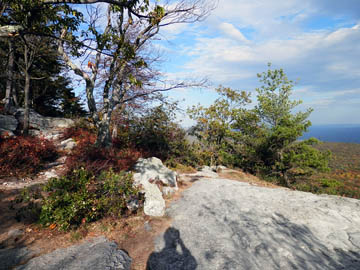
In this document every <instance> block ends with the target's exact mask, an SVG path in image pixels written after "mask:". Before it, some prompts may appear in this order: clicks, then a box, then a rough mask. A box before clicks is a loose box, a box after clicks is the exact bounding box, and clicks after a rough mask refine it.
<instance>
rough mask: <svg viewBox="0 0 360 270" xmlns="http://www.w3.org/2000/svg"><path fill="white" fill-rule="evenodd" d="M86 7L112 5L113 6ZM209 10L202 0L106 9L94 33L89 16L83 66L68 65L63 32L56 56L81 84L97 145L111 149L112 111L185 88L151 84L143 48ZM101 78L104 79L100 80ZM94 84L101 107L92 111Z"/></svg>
mask: <svg viewBox="0 0 360 270" xmlns="http://www.w3.org/2000/svg"><path fill="white" fill-rule="evenodd" d="M83 2H85V1H83ZM86 2H88V3H89V2H107V3H111V4H113V2H119V1H86ZM129 2H134V1H129ZM124 3H126V2H124ZM135 8H136V9H135ZM212 8H213V6H208V5H207V4H206V2H205V1H204V0H182V1H178V2H176V4H173V5H170V4H167V5H163V6H160V5H158V4H148V5H147V4H139V5H137V6H130V7H128V6H126V5H120V6H115V5H108V9H107V13H106V25H105V27H103V28H99V27H97V25H96V22H97V20H98V19H99V16H97V15H96V14H98V12H95V15H92V16H90V17H91V18H92V20H91V21H90V22H89V30H88V31H87V33H88V36H86V37H85V38H86V42H83V44H86V43H87V46H86V48H88V49H89V48H92V49H93V51H92V53H91V56H90V58H89V61H88V63H87V65H80V64H76V62H75V61H74V60H73V58H72V57H71V55H70V53H69V51H70V49H71V45H72V44H71V42H67V40H72V36H71V35H72V33H71V32H68V31H67V30H66V29H63V31H62V33H61V36H60V39H59V52H60V54H61V55H62V56H63V59H64V61H65V63H66V64H67V65H68V66H69V67H70V68H71V69H72V70H73V71H74V72H75V74H76V75H78V76H81V77H82V78H83V80H84V81H85V85H86V87H85V88H86V97H87V104H88V108H89V111H90V114H91V117H92V119H93V120H94V123H95V124H96V126H97V128H98V136H97V142H96V145H97V146H101V147H109V146H111V136H110V120H111V115H112V112H113V110H114V109H115V108H116V107H121V106H122V104H124V103H126V102H129V101H132V100H134V99H137V98H139V97H144V96H149V95H152V94H155V93H159V92H164V91H169V90H171V89H175V88H180V87H186V86H189V84H186V83H184V82H180V83H175V84H174V83H170V84H169V82H166V81H162V83H160V82H161V81H160V80H158V79H155V78H156V77H157V76H154V73H152V72H153V70H151V68H150V66H149V63H150V62H151V59H149V58H146V57H145V56H144V54H143V51H144V50H143V48H144V47H145V46H146V45H147V44H149V43H151V41H152V40H154V38H155V37H156V36H157V35H158V33H159V30H160V28H161V27H163V26H167V25H170V24H175V23H191V22H196V21H199V20H202V19H203V18H205V16H206V15H208V14H209V12H210V11H211V9H212ZM90 34H91V36H90ZM103 74H106V76H101V75H103ZM99 81H101V83H100V85H101V91H100V92H101V95H102V106H101V107H100V106H97V102H96V99H95V95H94V93H95V91H96V89H97V86H98V85H99ZM193 85H194V84H193ZM196 85H199V84H196Z"/></svg>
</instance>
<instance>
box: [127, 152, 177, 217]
mask: <svg viewBox="0 0 360 270" xmlns="http://www.w3.org/2000/svg"><path fill="white" fill-rule="evenodd" d="M134 170H135V171H136V173H135V174H134V184H135V185H136V186H141V187H142V190H143V191H144V193H145V203H144V213H145V214H146V215H148V216H156V217H159V216H163V215H164V213H165V200H164V198H163V196H162V192H161V191H160V189H159V187H158V186H157V183H161V185H163V187H162V190H163V192H164V193H165V194H166V195H169V194H172V193H173V192H174V190H177V189H178V187H177V173H176V172H173V171H172V170H170V169H168V168H166V167H165V166H164V165H163V164H162V162H161V160H160V159H158V158H155V157H152V158H148V159H143V158H140V159H139V160H138V161H137V163H136V164H135V166H134Z"/></svg>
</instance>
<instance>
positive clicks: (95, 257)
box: [15, 236, 131, 270]
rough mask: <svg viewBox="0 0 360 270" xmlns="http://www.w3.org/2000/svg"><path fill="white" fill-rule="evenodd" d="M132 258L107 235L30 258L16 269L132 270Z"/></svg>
mask: <svg viewBox="0 0 360 270" xmlns="http://www.w3.org/2000/svg"><path fill="white" fill-rule="evenodd" d="M130 266H131V258H130V257H129V255H128V254H127V253H126V252H124V251H122V250H119V249H118V247H117V245H116V244H115V242H110V241H108V240H107V239H106V238H105V237H103V236H102V237H98V238H94V239H91V240H89V241H87V242H85V243H83V244H80V245H75V246H72V247H69V248H64V249H58V250H55V251H54V252H51V253H49V254H46V255H42V256H39V257H36V258H34V259H32V260H30V261H29V262H28V263H27V264H25V265H22V266H19V267H17V268H15V269H16V270H59V269H62V270H65V269H66V270H67V269H69V270H70V269H71V270H90V269H91V270H103V269H107V270H130Z"/></svg>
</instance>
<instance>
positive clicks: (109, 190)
mask: <svg viewBox="0 0 360 270" xmlns="http://www.w3.org/2000/svg"><path fill="white" fill-rule="evenodd" d="M100 179H101V180H102V184H101V190H100V192H101V194H100V197H99V204H98V208H99V210H100V211H102V212H103V213H105V214H109V215H112V216H121V215H123V214H124V213H125V212H126V209H127V208H126V202H127V200H128V199H130V198H134V197H136V196H137V194H138V189H136V188H134V187H133V176H132V174H131V173H125V172H120V173H114V172H113V171H112V170H109V171H106V172H103V173H102V174H101V176H100Z"/></svg>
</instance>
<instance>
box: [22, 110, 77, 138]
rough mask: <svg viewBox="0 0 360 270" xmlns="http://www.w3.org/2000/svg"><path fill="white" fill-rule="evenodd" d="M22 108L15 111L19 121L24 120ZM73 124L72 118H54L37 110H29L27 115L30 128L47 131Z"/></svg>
mask: <svg viewBox="0 0 360 270" xmlns="http://www.w3.org/2000/svg"><path fill="white" fill-rule="evenodd" d="M24 114H25V110H24V109H22V108H21V109H18V110H17V111H16V113H15V117H16V119H17V120H18V121H19V122H20V123H23V122H24ZM72 125H74V120H72V119H66V118H56V117H44V116H42V115H40V114H38V113H37V112H35V111H33V110H30V115H29V126H30V129H35V130H40V131H45V132H46V131H48V130H50V129H54V128H67V127H70V126H72Z"/></svg>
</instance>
